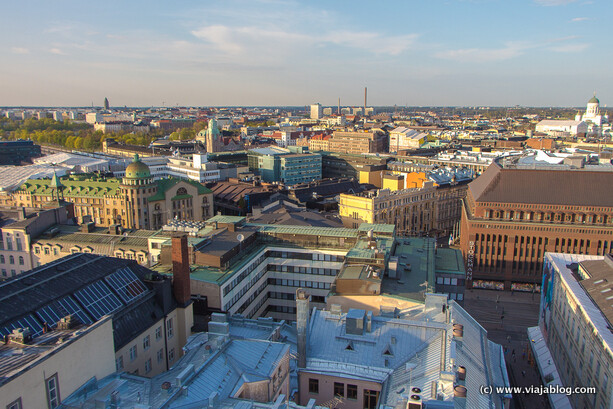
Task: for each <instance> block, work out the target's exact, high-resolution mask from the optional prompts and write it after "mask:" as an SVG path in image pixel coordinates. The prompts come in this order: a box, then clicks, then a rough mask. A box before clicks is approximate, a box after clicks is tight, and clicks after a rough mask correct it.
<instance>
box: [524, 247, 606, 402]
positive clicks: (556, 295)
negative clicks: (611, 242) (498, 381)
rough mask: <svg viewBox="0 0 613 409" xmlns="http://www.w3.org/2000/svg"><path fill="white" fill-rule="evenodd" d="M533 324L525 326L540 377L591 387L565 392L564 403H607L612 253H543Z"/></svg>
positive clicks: (561, 384) (555, 382)
mask: <svg viewBox="0 0 613 409" xmlns="http://www.w3.org/2000/svg"><path fill="white" fill-rule="evenodd" d="M543 272H544V275H543V291H542V293H541V304H540V310H539V312H540V314H539V325H538V327H533V328H529V329H528V335H529V337H530V339H531V340H532V343H531V347H532V349H533V352H534V354H535V358H536V361H537V363H538V367H539V370H540V372H541V376H542V377H543V379H546V378H547V377H548V380H550V382H552V383H553V384H558V385H560V386H562V387H593V388H595V393H588V394H569V395H568V397H567V399H565V401H566V402H565V403H566V406H563V405H562V404H560V405H559V406H556V405H554V401H553V399H555V396H550V397H549V398H550V402H552V407H553V406H555V407H569V404H570V407H572V408H589V409H600V408H611V407H613V334H612V333H611V324H612V322H613V310H612V308H611V302H610V296H609V294H611V290H612V289H613V288H612V287H611V282H610V278H611V276H612V275H613V257H612V256H611V255H610V254H607V255H604V256H589V255H580V254H563V253H546V254H545V258H544V267H543Z"/></svg>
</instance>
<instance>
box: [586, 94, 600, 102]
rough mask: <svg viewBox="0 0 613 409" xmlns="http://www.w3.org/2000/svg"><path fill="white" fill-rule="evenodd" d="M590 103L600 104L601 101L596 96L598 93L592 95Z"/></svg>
mask: <svg viewBox="0 0 613 409" xmlns="http://www.w3.org/2000/svg"><path fill="white" fill-rule="evenodd" d="M587 103H588V104H600V101H599V100H598V98H596V95H594V96H593V97H592V99H590V100H589V101H587Z"/></svg>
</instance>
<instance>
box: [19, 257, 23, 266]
mask: <svg viewBox="0 0 613 409" xmlns="http://www.w3.org/2000/svg"><path fill="white" fill-rule="evenodd" d="M19 265H20V266H23V256H19Z"/></svg>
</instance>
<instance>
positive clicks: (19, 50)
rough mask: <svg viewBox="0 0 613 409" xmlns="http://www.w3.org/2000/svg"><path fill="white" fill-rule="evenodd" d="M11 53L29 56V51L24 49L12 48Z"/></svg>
mask: <svg viewBox="0 0 613 409" xmlns="http://www.w3.org/2000/svg"><path fill="white" fill-rule="evenodd" d="M11 52H12V53H13V54H30V50H28V49H27V48H24V47H12V48H11Z"/></svg>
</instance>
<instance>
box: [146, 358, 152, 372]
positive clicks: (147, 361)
mask: <svg viewBox="0 0 613 409" xmlns="http://www.w3.org/2000/svg"><path fill="white" fill-rule="evenodd" d="M149 372H151V358H149V359H147V360H146V361H145V373H149Z"/></svg>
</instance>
